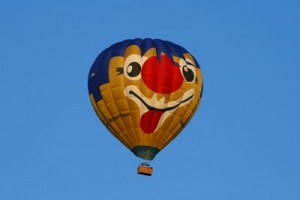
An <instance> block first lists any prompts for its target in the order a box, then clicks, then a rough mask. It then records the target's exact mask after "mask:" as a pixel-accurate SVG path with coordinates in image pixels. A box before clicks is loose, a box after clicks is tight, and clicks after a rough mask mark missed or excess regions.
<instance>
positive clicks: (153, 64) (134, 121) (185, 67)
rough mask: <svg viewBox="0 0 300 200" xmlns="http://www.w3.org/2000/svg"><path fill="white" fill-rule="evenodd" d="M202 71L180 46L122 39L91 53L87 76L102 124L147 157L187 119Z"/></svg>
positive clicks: (199, 89)
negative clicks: (92, 55) (90, 64)
mask: <svg viewBox="0 0 300 200" xmlns="http://www.w3.org/2000/svg"><path fill="white" fill-rule="evenodd" d="M202 88H203V84H202V73H201V69H200V66H199V64H198V63H197V61H196V59H195V58H194V57H193V56H192V55H191V54H190V53H189V52H188V51H187V50H185V49H184V48H183V47H181V46H179V45H176V44H174V43H172V42H169V41H163V40H159V39H149V38H147V39H133V40H125V41H122V42H119V43H116V44H114V45H112V46H111V47H109V48H107V49H105V50H104V51H103V52H101V53H100V54H99V56H98V57H97V58H96V60H95V62H94V64H93V65H92V67H91V69H90V72H89V77H88V89H89V95H90V100H91V102H92V105H93V108H94V110H95V112H96V113H97V115H98V117H99V118H100V120H101V121H102V123H103V124H104V125H105V126H106V127H107V128H108V130H109V131H110V132H111V133H112V134H113V135H114V136H115V137H116V138H117V139H118V140H119V141H121V142H122V143H123V144H124V145H125V146H126V147H127V148H128V149H130V150H131V151H132V152H133V153H134V154H135V155H136V156H138V157H141V158H143V159H146V160H152V159H153V158H154V157H155V155H156V154H157V153H158V152H159V151H161V150H162V149H163V148H164V147H165V146H166V145H167V144H168V143H169V142H170V141H172V140H173V139H174V138H175V137H176V136H177V135H178V134H179V133H180V131H181V130H182V129H183V128H184V127H185V125H186V124H187V123H188V122H189V120H190V119H191V117H192V116H193V114H194V113H195V111H196V110H197V107H198V105H199V102H200V100H201V96H202Z"/></svg>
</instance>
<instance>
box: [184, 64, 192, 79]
mask: <svg viewBox="0 0 300 200" xmlns="http://www.w3.org/2000/svg"><path fill="white" fill-rule="evenodd" d="M183 76H184V78H185V80H186V81H187V82H192V81H193V80H194V72H193V71H192V70H191V69H189V68H188V67H187V66H186V65H185V66H184V67H183Z"/></svg>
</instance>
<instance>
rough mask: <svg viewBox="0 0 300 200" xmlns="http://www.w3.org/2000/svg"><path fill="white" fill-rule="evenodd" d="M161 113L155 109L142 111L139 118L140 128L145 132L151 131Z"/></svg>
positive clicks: (154, 127)
mask: <svg viewBox="0 0 300 200" xmlns="http://www.w3.org/2000/svg"><path fill="white" fill-rule="evenodd" d="M163 113H164V112H162V111H157V110H149V111H147V112H146V113H144V114H143V115H142V117H141V120H140V126H141V128H142V130H143V131H144V132H145V133H147V134H150V133H153V132H154V130H155V129H156V127H157V124H158V122H159V119H160V117H161V115H162V114H163Z"/></svg>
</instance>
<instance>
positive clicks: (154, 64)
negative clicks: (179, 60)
mask: <svg viewBox="0 0 300 200" xmlns="http://www.w3.org/2000/svg"><path fill="white" fill-rule="evenodd" d="M142 79H143V81H144V83H145V84H146V85H147V87H148V88H149V89H151V90H152V91H154V92H157V93H162V94H168V93H171V92H174V91H176V90H178V89H179V88H180V86H181V85H182V83H183V77H182V75H181V72H180V68H179V67H178V66H177V65H175V64H174V63H173V62H172V61H171V60H170V59H169V58H168V56H165V55H162V56H161V57H160V60H158V58H157V57H156V56H153V57H151V58H149V59H148V60H147V61H146V62H145V63H144V65H143V68H142Z"/></svg>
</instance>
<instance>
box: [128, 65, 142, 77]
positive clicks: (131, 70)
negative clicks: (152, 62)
mask: <svg viewBox="0 0 300 200" xmlns="http://www.w3.org/2000/svg"><path fill="white" fill-rule="evenodd" d="M126 71H127V74H128V76H130V77H135V76H138V75H139V74H140V73H141V65H140V64H139V63H137V62H132V63H130V64H129V65H128V66H127V70H126Z"/></svg>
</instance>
